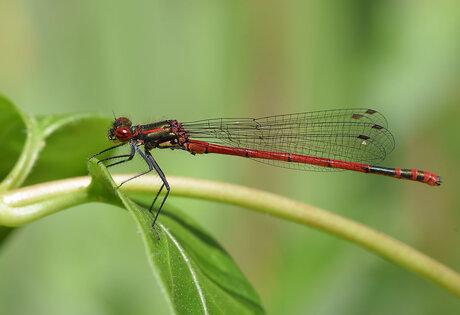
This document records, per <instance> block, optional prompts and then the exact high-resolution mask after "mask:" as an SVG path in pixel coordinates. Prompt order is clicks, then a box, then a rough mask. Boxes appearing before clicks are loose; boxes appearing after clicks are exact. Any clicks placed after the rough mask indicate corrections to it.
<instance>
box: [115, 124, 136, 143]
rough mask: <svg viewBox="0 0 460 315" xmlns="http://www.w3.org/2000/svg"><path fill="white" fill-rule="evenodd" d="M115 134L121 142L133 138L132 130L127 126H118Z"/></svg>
mask: <svg viewBox="0 0 460 315" xmlns="http://www.w3.org/2000/svg"><path fill="white" fill-rule="evenodd" d="M115 136H116V137H117V139H118V140H120V141H121V142H126V141H128V140H129V139H131V136H132V134H131V130H129V129H128V128H126V127H118V128H117V129H115Z"/></svg>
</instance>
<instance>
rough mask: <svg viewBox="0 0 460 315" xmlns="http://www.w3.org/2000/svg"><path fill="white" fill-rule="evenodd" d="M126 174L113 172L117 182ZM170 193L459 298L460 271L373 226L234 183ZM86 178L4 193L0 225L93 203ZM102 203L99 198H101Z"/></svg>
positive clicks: (152, 186)
mask: <svg viewBox="0 0 460 315" xmlns="http://www.w3.org/2000/svg"><path fill="white" fill-rule="evenodd" d="M130 176H131V175H115V176H113V177H114V180H115V181H116V182H117V183H120V182H122V181H123V180H125V179H127V178H128V177H130ZM156 179H157V178H156V177H154V176H143V177H141V178H139V179H137V180H135V181H131V182H128V183H126V184H124V185H123V186H122V190H123V191H124V192H128V193H129V192H133V193H134V192H135V193H149V194H152V193H154V192H156V191H157V190H158V189H159V185H160V183H158V182H157V180H156ZM168 181H169V183H170V185H171V194H172V195H176V196H186V197H193V198H200V199H207V200H213V201H218V202H223V203H229V204H234V205H238V206H241V207H245V208H248V209H252V210H256V211H259V212H263V213H268V214H271V215H273V216H277V217H280V218H284V219H287V220H290V221H294V222H297V223H301V224H305V225H308V226H311V227H315V228H318V229H321V230H323V231H326V232H328V233H330V234H334V235H337V236H339V237H340V238H344V239H347V240H349V241H351V242H353V243H356V244H358V245H360V246H362V247H364V248H367V249H369V250H371V251H373V252H375V253H377V254H379V255H380V256H382V257H385V258H387V259H389V260H391V261H393V262H395V263H397V264H399V265H401V266H404V267H406V268H408V269H409V270H412V271H414V272H416V273H418V274H420V275H422V276H423V277H425V278H427V279H430V280H431V281H433V282H435V283H437V284H439V285H440V286H442V287H444V288H445V289H447V290H448V291H450V292H452V293H453V294H455V295H457V296H458V297H460V275H459V274H458V273H456V272H455V271H453V270H452V269H450V268H448V267H446V266H444V265H442V264H441V263H439V262H437V261H435V260H433V259H432V258H430V257H428V256H426V255H424V254H422V253H420V252H418V251H416V250H415V249H413V248H411V247H409V246H407V245H405V244H403V243H401V242H399V241H397V240H395V239H393V238H391V237H389V236H386V235H384V234H382V233H380V232H378V231H376V230H373V229H371V228H369V227H366V226H364V225H362V224H360V223H357V222H355V221H352V220H349V219H346V218H344V217H341V216H339V215H336V214H333V213H330V212H327V211H325V210H322V209H319V208H315V207H313V206H309V205H306V204H302V203H300V202H297V201H294V200H290V199H287V198H284V197H281V196H278V195H275V194H271V193H267V192H263V191H260V190H256V189H252V188H247V187H243V186H238V185H232V184H226V183H219V182H214V181H208V180H199V179H190V178H184V177H175V176H169V177H168ZM90 183H91V179H90V177H78V178H72V179H67V180H61V181H55V182H49V183H46V184H40V185H34V186H30V187H25V188H21V189H17V190H14V191H9V192H6V193H4V194H3V196H2V199H1V200H0V224H2V225H7V226H17V225H22V224H25V223H27V222H30V221H33V220H36V219H38V218H40V217H43V216H45V215H48V214H50V213H53V212H56V211H58V210H61V209H64V208H67V207H70V206H73V205H78V204H81V203H85V202H89V201H95V200H94V198H93V197H91V196H90V195H89V194H88V190H89V187H90ZM102 201H105V200H102Z"/></svg>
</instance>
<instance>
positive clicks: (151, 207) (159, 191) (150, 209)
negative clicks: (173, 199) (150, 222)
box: [149, 183, 165, 212]
mask: <svg viewBox="0 0 460 315" xmlns="http://www.w3.org/2000/svg"><path fill="white" fill-rule="evenodd" d="M163 187H165V184H164V183H163V184H162V185H161V187H160V190H158V192H157V195H156V196H155V199H153V202H152V204H151V205H150V208H149V211H150V212H152V209H153V205H154V204H155V201H157V199H158V196H159V195H160V193H161V191H162V190H163Z"/></svg>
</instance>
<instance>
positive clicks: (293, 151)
mask: <svg viewBox="0 0 460 315" xmlns="http://www.w3.org/2000/svg"><path fill="white" fill-rule="evenodd" d="M108 138H109V140H112V141H114V142H119V144H117V145H115V146H113V147H110V148H108V149H105V150H103V151H101V152H99V153H97V154H95V155H93V156H92V157H91V158H93V157H95V156H97V155H99V154H101V153H104V152H106V151H109V150H112V149H115V148H118V147H120V146H123V145H126V144H129V146H130V148H131V152H130V153H129V154H123V155H116V156H111V157H108V158H105V159H102V160H100V161H99V162H104V161H109V160H114V159H119V158H121V159H122V160H120V161H117V162H114V163H111V164H109V165H107V167H110V166H114V165H117V164H120V163H124V162H127V161H129V160H131V159H132V158H133V157H134V155H135V154H136V152H137V153H138V154H139V155H140V156H141V157H142V158H143V159H144V160H145V162H146V163H147V166H148V170H146V171H144V172H142V173H139V174H137V175H136V176H133V177H131V178H129V179H128V180H125V181H124V182H122V183H121V184H120V186H121V185H123V184H124V183H126V182H127V181H129V180H132V179H134V178H136V177H139V176H142V175H144V174H146V173H148V172H150V171H152V170H155V171H156V172H157V174H158V175H159V176H160V178H161V180H162V182H163V184H162V186H161V188H160V190H159V191H158V193H157V194H156V196H155V198H154V200H153V202H152V205H151V206H150V211H151V210H152V208H153V205H154V204H155V202H156V200H157V199H158V196H159V194H160V193H161V191H162V190H163V188H165V189H166V194H165V196H164V197H163V200H162V202H161V204H160V207H159V208H158V211H157V212H156V215H155V218H154V220H153V223H152V227H153V228H155V222H156V220H157V218H158V215H159V214H160V211H161V208H162V207H163V205H164V203H165V201H166V199H167V198H168V194H169V190H170V188H169V185H168V181H167V180H166V177H165V175H164V174H163V172H162V171H161V169H160V167H159V166H158V164H157V163H156V161H155V159H154V158H153V156H152V155H151V154H150V150H152V149H155V148H158V149H182V150H185V151H188V152H190V153H192V154H206V153H218V154H227V155H236V156H241V157H247V158H251V159H254V160H256V161H259V162H262V163H266V164H270V165H275V166H280V167H286V168H292V169H298V170H317V171H318V170H351V171H357V172H363V173H372V174H377V175H385V176H390V177H394V178H401V179H407V180H412V181H418V182H422V183H426V184H428V185H431V186H437V185H440V184H441V177H439V176H437V175H435V174H433V173H430V172H426V171H420V170H416V169H401V168H389V167H381V166H376V165H375V164H377V163H379V162H381V161H382V160H383V159H384V158H385V157H386V155H387V154H389V153H390V152H391V151H392V150H393V148H394V138H393V136H392V134H391V133H390V132H389V131H388V129H387V122H386V119H385V117H384V116H383V115H382V114H380V113H379V112H377V111H375V110H372V109H340V110H326V111H316V112H309V113H297V114H289V115H278V116H269V117H263V118H257V119H254V118H217V119H206V120H198V121H193V122H187V123H180V122H178V121H177V120H163V121H159V122H155V123H152V124H145V125H135V126H133V125H132V123H131V121H130V120H129V119H128V118H126V117H120V118H116V119H115V121H114V123H113V126H112V128H110V129H109V136H108ZM142 145H143V146H144V151H143V152H142V150H141V149H140V146H142ZM155 231H156V230H155Z"/></svg>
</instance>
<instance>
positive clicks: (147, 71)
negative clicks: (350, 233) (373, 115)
mask: <svg viewBox="0 0 460 315" xmlns="http://www.w3.org/2000/svg"><path fill="white" fill-rule="evenodd" d="M459 30H460V2H458V1H454V0H452V1H446V0H442V1H417V2H414V1H272V0H266V1H238V0H237V1H210V0H208V1H206V0H197V1H192V2H191V1H176V0H173V1H166V0H163V1H131V2H127V1H88V0H81V1H49V0H42V1H27V0H21V1H12V0H0V93H2V94H4V95H6V96H8V97H9V98H10V99H11V100H12V101H13V102H14V103H15V104H17V105H18V106H19V107H20V108H22V109H23V110H25V111H28V112H30V113H33V114H43V115H44V114H59V113H72V112H88V111H91V112H98V113H104V114H106V115H108V116H110V115H112V110H113V111H114V112H115V113H116V114H117V115H125V116H129V117H131V118H132V120H133V121H136V122H140V123H145V122H151V121H156V120H161V119H178V120H182V121H189V120H196V119H204V118H214V117H225V116H228V117H246V116H254V117H257V116H266V115H271V114H282V113H291V112H303V111H312V110H319V109H335V108H348V107H370V108H373V109H377V110H379V111H381V112H382V113H384V114H385V116H386V117H387V119H388V121H389V125H390V130H391V131H392V132H393V133H394V136H395V138H396V142H397V146H396V150H395V151H394V152H393V154H392V155H391V156H389V157H388V160H387V161H385V163H384V164H385V166H394V167H403V168H419V169H424V170H428V171H432V172H436V173H439V174H441V175H442V176H443V180H444V183H443V185H442V186H441V187H437V188H436V187H429V186H427V185H422V184H419V183H412V182H406V181H398V180H394V179H391V178H385V177H380V176H370V175H363V174H355V173H353V172H338V173H336V172H332V173H328V172H326V173H323V172H317V173H315V172H300V171H298V172H296V171H291V170H287V169H279V168H275V167H269V166H266V165H263V164H260V163H255V162H252V161H248V160H245V159H239V158H234V157H224V156H218V155H216V156H212V155H209V156H192V155H190V154H187V153H185V152H177V151H174V152H171V151H161V152H155V151H154V152H152V153H153V154H154V156H155V158H156V159H157V161H158V163H159V164H160V165H161V167H162V169H163V171H164V172H165V173H166V175H168V174H170V175H180V176H190V177H197V178H204V179H213V180H219V181H225V182H229V183H236V184H242V185H247V186H249V187H254V188H259V189H263V190H267V191H270V192H275V193H278V194H281V195H284V196H287V197H290V198H293V199H296V200H299V201H302V202H305V203H309V204H312V205H314V206H318V207H321V208H324V209H327V210H329V211H332V212H335V213H338V214H341V215H343V216H346V217H349V218H352V219H354V220H357V221H359V222H362V223H364V224H367V225H369V226H371V227H373V228H376V229H377V230H380V231H382V232H383V233H386V234H389V235H391V236H392V237H394V238H396V239H399V240H401V241H403V242H405V243H407V244H409V245H411V246H413V247H415V248H416V249H418V250H420V251H422V252H424V253H426V254H428V255H429V256H431V257H433V258H435V259H437V260H439V261H441V262H442V263H445V264H446V265H447V266H450V267H452V268H453V269H455V270H460V253H459V252H460V250H459V249H460V227H459V219H460V218H459V217H460V213H459V212H460V211H459V210H460V201H459V198H458V191H459V183H460V179H459V171H460V166H459V162H460V141H459V136H460V123H459V117H460V57H459V56H460V33H459ZM107 127H108V126H107ZM68 136H69V138H68V141H69V148H71V150H76V151H77V150H78V151H80V150H83V151H84V150H87V149H86V148H85V145H84V144H80V145H79V146H78V147H75V146H73V145H72V135H71V134H69V135H68ZM93 136H94V137H105V136H106V134H105V133H103V134H94V135H93ZM3 141H7V139H3ZM91 141H92V139H91V138H90V137H88V142H91ZM107 145H109V144H108V143H107ZM100 149H101V150H102V149H104V147H102V148H100ZM66 156H68V154H67V155H66ZM143 167H144V166H143V163H142V162H141V161H139V160H137V161H135V162H133V163H131V165H130V166H128V168H123V167H122V168H120V169H119V171H139V170H141V169H143ZM39 171H40V170H36V172H39ZM82 175H84V174H82ZM168 203H170V204H172V205H174V206H176V207H178V208H180V209H182V210H183V211H186V212H187V213H188V214H189V215H190V216H191V217H193V218H195V219H196V220H197V221H199V222H200V223H201V224H202V225H203V226H204V227H205V228H206V229H207V230H209V231H210V232H211V234H212V235H214V236H215V237H216V238H217V240H218V241H219V242H220V243H221V244H222V245H223V246H224V247H225V248H226V249H227V250H228V251H229V252H230V254H231V255H232V256H233V257H234V259H235V260H236V262H237V263H238V265H239V266H240V267H241V268H242V270H243V272H244V273H245V274H246V276H247V277H248V278H249V280H250V282H251V283H252V284H253V285H254V287H255V288H256V290H257V291H258V292H259V294H260V296H261V298H262V300H263V302H264V305H265V306H266V309H267V311H268V312H269V313H272V314H301V313H303V314H369V313H372V314H388V313H392V314H405V315H407V314H433V313H437V314H458V313H459V312H460V303H459V301H458V299H457V298H455V297H454V296H453V295H451V294H450V293H447V292H446V291H444V290H442V289H441V288H440V287H438V286H437V285H435V284H433V283H431V282H428V281H427V280H425V279H422V278H420V277H419V276H417V275H414V274H412V273H411V272H409V271H407V270H405V269H403V268H401V267H399V266H396V265H394V264H392V263H390V262H388V261H386V260H384V259H382V258H380V257H378V256H375V255H374V254H372V253H369V252H367V251H365V250H363V249H362V248H359V247H357V246H356V245H353V244H350V243H348V242H346V241H343V240H340V239H336V238H335V237H332V236H330V235H327V234H325V233H323V232H319V231H316V230H313V229H310V228H306V227H304V226H299V225H296V224H293V223H289V222H284V221H282V220H280V219H274V218H271V217H268V216H262V215H260V214H257V213H251V212H249V211H246V210H243V209H239V208H237V207H231V206H225V205H224V206H223V205H219V204H215V203H211V202H206V201H200V200H189V199H183V198H177V197H174V196H171V197H170V199H169V200H168ZM107 217H109V218H110V220H107ZM69 248H71V250H69ZM0 305H1V312H2V314H31V313H33V314H127V313H130V314H150V313H152V312H155V313H165V312H168V306H167V304H166V301H165V299H164V297H163V295H162V293H161V292H160V289H159V287H158V285H157V284H156V282H155V279H154V277H153V276H152V274H151V271H150V269H149V266H148V264H147V260H146V258H145V254H144V250H143V244H142V242H141V239H140V237H139V235H138V234H137V233H136V227H135V224H134V222H133V221H132V220H131V218H130V216H129V215H128V214H127V213H126V212H125V211H120V210H119V209H117V208H115V207H111V206H108V205H103V204H91V205H83V206H79V207H75V208H73V209H70V210H69V211H64V212H61V213H57V214H55V215H52V216H49V217H47V218H44V219H42V220H39V221H37V222H34V223H33V224H29V225H27V226H25V227H23V228H20V229H18V230H16V231H15V233H13V234H12V235H11V237H10V238H9V240H8V241H7V243H6V244H4V246H3V248H2V251H1V253H0Z"/></svg>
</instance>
